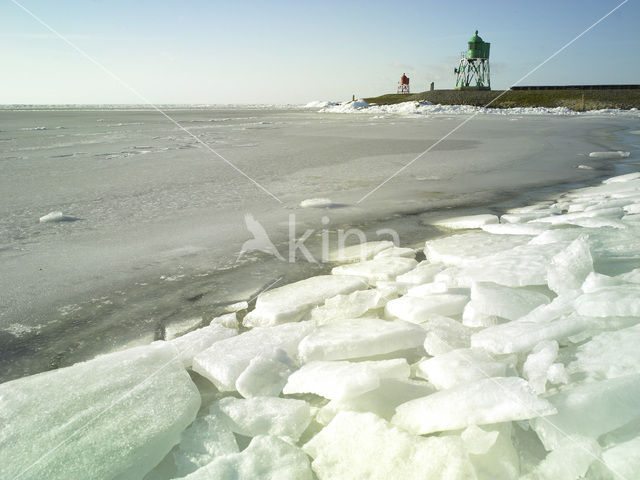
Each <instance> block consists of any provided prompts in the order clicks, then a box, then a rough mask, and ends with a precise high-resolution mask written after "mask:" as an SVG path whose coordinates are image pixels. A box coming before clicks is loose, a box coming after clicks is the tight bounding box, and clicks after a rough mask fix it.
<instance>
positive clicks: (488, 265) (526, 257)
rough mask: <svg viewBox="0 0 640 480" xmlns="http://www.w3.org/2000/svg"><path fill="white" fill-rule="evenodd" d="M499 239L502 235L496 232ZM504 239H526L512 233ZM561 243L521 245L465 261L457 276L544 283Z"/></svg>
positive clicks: (515, 283)
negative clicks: (548, 268)
mask: <svg viewBox="0 0 640 480" xmlns="http://www.w3.org/2000/svg"><path fill="white" fill-rule="evenodd" d="M499 237H500V238H503V237H505V235H500V236H499ZM507 238H527V237H521V236H517V237H514V236H512V235H509V236H507ZM564 246H565V245H564V244H561V243H554V244H547V245H521V246H518V247H515V248H512V249H511V250H507V251H504V252H501V253H497V254H494V255H490V256H488V257H483V258H479V259H476V260H472V261H470V262H468V263H466V264H465V265H464V266H463V268H462V271H461V272H460V275H462V276H464V277H468V278H470V279H472V280H474V281H476V282H493V283H497V284H499V285H504V286H507V287H525V286H529V285H546V284H547V267H548V265H549V263H550V262H551V259H552V258H553V257H554V256H555V255H556V254H557V253H558V252H559V251H560V250H562V249H563V247H564Z"/></svg>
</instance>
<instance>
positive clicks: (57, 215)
mask: <svg viewBox="0 0 640 480" xmlns="http://www.w3.org/2000/svg"><path fill="white" fill-rule="evenodd" d="M73 220H76V218H74V217H69V216H67V215H65V214H64V213H62V212H49V213H47V214H46V215H44V216H42V217H40V223H57V222H70V221H73Z"/></svg>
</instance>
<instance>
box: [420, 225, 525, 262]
mask: <svg viewBox="0 0 640 480" xmlns="http://www.w3.org/2000/svg"><path fill="white" fill-rule="evenodd" d="M529 240H530V237H527V236H526V235H522V236H520V235H491V234H490V233H486V232H471V233H463V234H460V235H452V236H448V237H443V238H437V239H435V240H428V241H427V242H426V244H425V248H424V254H425V256H426V257H427V260H429V261H430V262H431V263H443V264H445V265H462V264H464V263H467V262H469V261H471V260H474V259H478V258H482V257H487V256H490V255H493V254H496V253H502V252H503V251H505V250H509V249H511V248H514V247H517V246H519V245H524V244H526V243H527V242H528V241H529Z"/></svg>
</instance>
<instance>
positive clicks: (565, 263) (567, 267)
mask: <svg viewBox="0 0 640 480" xmlns="http://www.w3.org/2000/svg"><path fill="white" fill-rule="evenodd" d="M591 272H593V259H592V258H591V252H590V251H589V244H588V243H587V240H586V236H580V237H578V238H577V239H575V240H574V241H573V242H571V244H570V245H569V246H568V247H567V248H566V250H563V251H562V252H560V253H558V254H557V255H556V256H555V257H553V258H552V259H551V264H550V265H549V268H548V270H547V278H548V284H549V288H550V289H551V290H553V291H554V292H556V293H557V294H561V293H563V292H567V291H570V290H578V289H579V288H580V287H581V286H582V284H583V282H584V280H585V279H586V278H587V275H589V273H591Z"/></svg>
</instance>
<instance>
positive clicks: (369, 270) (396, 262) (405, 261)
mask: <svg viewBox="0 0 640 480" xmlns="http://www.w3.org/2000/svg"><path fill="white" fill-rule="evenodd" d="M416 265H418V262H416V261H415V260H414V259H413V258H403V257H386V258H384V257H383V258H380V257H379V258H376V259H374V260H368V261H366V262H360V263H350V264H346V265H338V266H337V267H334V268H333V269H332V270H331V273H332V274H333V275H343V276H349V275H354V276H356V277H358V278H366V279H367V280H368V282H369V284H371V285H375V284H376V282H378V281H380V280H382V281H389V280H395V279H396V277H397V276H398V275H402V274H403V273H405V272H408V271H409V270H412V269H413V268H415V267H416ZM354 290H355V289H354Z"/></svg>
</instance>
